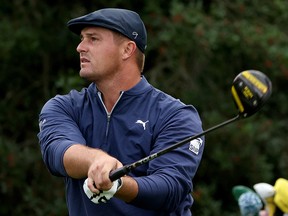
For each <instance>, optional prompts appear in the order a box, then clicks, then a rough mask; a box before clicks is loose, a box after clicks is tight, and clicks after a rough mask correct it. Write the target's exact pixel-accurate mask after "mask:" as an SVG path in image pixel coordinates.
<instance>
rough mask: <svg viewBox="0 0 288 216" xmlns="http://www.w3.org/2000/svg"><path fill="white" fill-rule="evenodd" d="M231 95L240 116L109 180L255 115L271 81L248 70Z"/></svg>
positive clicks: (115, 173) (118, 171)
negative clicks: (205, 135)
mask: <svg viewBox="0 0 288 216" xmlns="http://www.w3.org/2000/svg"><path fill="white" fill-rule="evenodd" d="M231 93H232V96H233V99H234V102H235V105H236V107H237V108H238V111H239V113H238V115H237V116H235V117H234V118H231V119H229V120H227V121H224V122H222V123H220V124H218V125H216V126H214V127H211V128H209V129H207V130H204V131H203V132H201V133H199V134H196V135H194V136H191V137H188V138H186V139H184V140H182V141H180V142H178V143H176V144H174V145H172V146H170V147H168V148H165V149H163V150H161V151H159V152H156V153H154V154H151V155H149V156H147V157H145V158H143V159H140V160H138V161H136V162H134V163H132V164H128V165H125V166H123V167H121V168H119V169H116V170H113V171H112V172H111V173H110V175H109V178H110V180H111V181H115V180H116V179H118V178H120V177H122V176H124V175H126V174H128V173H129V172H130V171H131V170H133V169H135V168H136V167H138V166H140V165H142V164H145V163H148V162H149V161H151V160H153V159H154V158H157V157H159V156H161V155H163V154H166V153H168V152H170V151H172V150H173V149H176V148H178V147H180V146H182V145H184V144H186V143H187V142H190V141H191V140H194V139H196V138H199V137H201V136H203V135H204V134H207V133H209V132H211V131H214V130H216V129H218V128H221V127H223V126H225V125H228V124H230V123H232V122H235V121H237V120H239V119H242V118H247V117H249V116H251V115H253V114H254V113H256V112H257V111H258V110H259V109H260V108H261V107H262V106H263V105H264V104H265V102H266V101H267V100H268V98H269V97H270V95H271V93H272V84H271V81H270V79H269V78H268V77H267V76H266V75H265V74H264V73H262V72H260V71H257V70H246V71H243V72H241V73H239V74H238V75H237V76H236V77H235V79H234V81H233V83H232V89H231Z"/></svg>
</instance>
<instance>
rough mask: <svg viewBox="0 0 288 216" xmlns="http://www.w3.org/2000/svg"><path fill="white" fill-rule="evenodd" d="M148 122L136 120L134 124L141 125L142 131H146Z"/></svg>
mask: <svg viewBox="0 0 288 216" xmlns="http://www.w3.org/2000/svg"><path fill="white" fill-rule="evenodd" d="M148 122H149V120H147V121H145V122H143V121H142V120H137V121H136V124H141V125H142V126H143V128H144V130H146V124H147V123H148Z"/></svg>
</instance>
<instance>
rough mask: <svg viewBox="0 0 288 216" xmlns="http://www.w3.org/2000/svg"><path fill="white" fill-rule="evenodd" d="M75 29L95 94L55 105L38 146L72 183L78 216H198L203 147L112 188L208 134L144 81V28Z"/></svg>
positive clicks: (45, 117) (118, 15)
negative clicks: (194, 208) (194, 209)
mask: <svg viewBox="0 0 288 216" xmlns="http://www.w3.org/2000/svg"><path fill="white" fill-rule="evenodd" d="M68 28H69V29H70V30H71V31H72V32H73V33H76V34H77V35H78V36H80V39H81V41H80V43H79V44H78V46H77V52H78V53H79V60H80V72H79V74H80V77H82V78H85V79H86V80H88V81H89V82H91V84H90V85H89V86H88V87H86V88H83V89H82V90H81V91H76V90H71V91H70V93H68V94H67V95H57V96H55V97H53V98H52V99H50V100H49V101H47V103H46V104H45V105H44V106H43V108H42V110H41V113H40V117H39V125H40V132H39V134H38V137H39V143H40V147H41V153H42V156H43V160H44V162H45V164H46V166H47V168H48V169H49V171H50V172H51V174H53V175H55V176H59V177H62V178H63V179H64V180H65V186H66V201H67V207H68V211H69V215H70V216H84V215H89V216H92V215H93V216H94V215H103V216H104V215H105V216H108V215H109V216H114V215H116V216H120V215H123V216H124V215H125V216H130V215H131V216H135V215H137V216H152V215H153V216H160V215H165V216H167V215H181V216H186V215H192V214H191V211H190V207H191V205H192V203H193V198H192V196H191V192H192V190H193V184H192V179H193V177H194V176H195V174H196V171H197V168H198V166H199V163H200V161H201V157H202V153H203V149H204V140H203V139H204V138H203V137H202V138H201V139H197V140H193V141H191V142H189V143H187V144H186V145H183V146H182V147H179V148H177V149H175V150H173V151H171V152H169V153H167V154H165V155H162V156H160V157H158V158H156V159H154V160H152V161H150V162H149V163H147V164H145V165H142V166H139V167H138V168H137V169H135V170H132V171H131V172H130V173H129V175H126V176H124V177H121V178H120V179H117V180H116V181H114V182H111V181H110V179H109V173H110V172H111V171H113V170H115V169H117V168H120V167H122V166H123V165H125V164H130V163H133V162H135V161H137V160H139V159H142V158H143V157H146V156H148V155H150V154H152V153H155V152H157V151H159V150H162V149H164V148H166V147H168V146H170V145H172V144H175V143H177V142H179V141H181V140H183V139H185V138H187V137H190V136H193V135H195V134H198V133H200V132H202V123H201V120H200V118H199V115H198V113H197V111H196V109H195V108H194V107H193V106H192V105H185V104H184V103H182V102H181V101H180V100H178V99H175V98H173V97H171V96H169V95H167V94H165V93H164V92H162V91H160V90H158V89H156V88H155V87H153V86H151V85H150V84H149V82H148V81H147V80H146V78H145V77H144V76H143V74H142V72H143V68H144V61H145V54H144V53H145V49H146V46H147V35H146V29H145V26H144V24H143V22H142V20H141V18H140V17H139V15H138V14H137V13H135V12H133V11H130V10H125V9H116V8H106V9H101V10H97V11H95V12H93V13H90V14H87V15H85V16H81V17H78V18H75V19H72V20H70V21H69V22H68ZM175 73H177V68H175ZM160 81H161V80H159V82H160ZM175 82H176V81H175ZM83 185H84V186H83Z"/></svg>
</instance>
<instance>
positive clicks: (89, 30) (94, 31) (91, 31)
mask: <svg viewBox="0 0 288 216" xmlns="http://www.w3.org/2000/svg"><path fill="white" fill-rule="evenodd" d="M112 34H113V32H112V31H111V30H109V29H106V28H102V27H98V26H88V27H85V28H83V29H82V30H81V36H85V35H100V36H101V35H105V36H107V35H112Z"/></svg>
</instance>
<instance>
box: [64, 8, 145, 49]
mask: <svg viewBox="0 0 288 216" xmlns="http://www.w3.org/2000/svg"><path fill="white" fill-rule="evenodd" d="M67 26H68V28H69V29H70V30H71V31H72V32H74V33H75V34H78V35H80V33H81V30H82V29H83V28H85V27H88V26H99V27H103V28H107V29H110V30H113V31H117V32H120V33H121V34H123V35H124V36H126V37H128V38H129V39H130V40H133V41H134V42H135V43H136V45H137V47H138V48H139V49H140V50H141V51H142V52H143V53H144V51H145V49H146V46H147V32H146V28H145V25H144V23H143V21H142V20H141V18H140V16H139V15H138V14H137V13H136V12H134V11H131V10H126V9H118V8H105V9H101V10H97V11H94V12H92V13H89V14H87V15H85V16H81V17H78V18H74V19H72V20H70V21H68V23H67Z"/></svg>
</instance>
